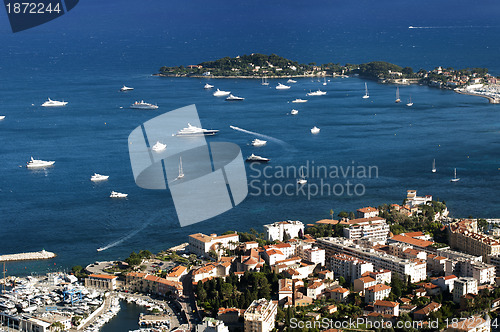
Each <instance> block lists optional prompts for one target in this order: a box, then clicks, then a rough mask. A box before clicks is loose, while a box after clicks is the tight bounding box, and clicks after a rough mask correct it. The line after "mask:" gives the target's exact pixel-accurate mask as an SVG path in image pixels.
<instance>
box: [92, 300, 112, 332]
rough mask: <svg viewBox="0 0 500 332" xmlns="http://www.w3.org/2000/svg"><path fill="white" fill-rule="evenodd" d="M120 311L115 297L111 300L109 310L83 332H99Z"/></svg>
mask: <svg viewBox="0 0 500 332" xmlns="http://www.w3.org/2000/svg"><path fill="white" fill-rule="evenodd" d="M119 311H120V300H119V299H118V298H117V297H114V298H112V299H111V305H110V307H109V309H108V310H107V311H106V312H104V313H102V314H101V315H100V316H99V317H98V318H97V319H96V320H95V321H94V322H93V323H92V324H90V325H89V326H88V327H87V328H86V329H85V330H84V331H85V332H99V331H100V329H101V327H103V326H104V324H106V323H108V322H109V321H110V320H111V319H112V318H113V317H115V316H116V314H117V313H118V312H119Z"/></svg>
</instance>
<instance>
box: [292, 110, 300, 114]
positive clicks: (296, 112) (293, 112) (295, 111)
mask: <svg viewBox="0 0 500 332" xmlns="http://www.w3.org/2000/svg"><path fill="white" fill-rule="evenodd" d="M290 114H291V115H297V114H299V111H297V110H291V111H290Z"/></svg>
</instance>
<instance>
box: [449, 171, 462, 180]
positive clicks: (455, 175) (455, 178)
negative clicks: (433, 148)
mask: <svg viewBox="0 0 500 332" xmlns="http://www.w3.org/2000/svg"><path fill="white" fill-rule="evenodd" d="M457 181H460V178H457V169H456V168H455V173H454V176H453V179H450V182H457Z"/></svg>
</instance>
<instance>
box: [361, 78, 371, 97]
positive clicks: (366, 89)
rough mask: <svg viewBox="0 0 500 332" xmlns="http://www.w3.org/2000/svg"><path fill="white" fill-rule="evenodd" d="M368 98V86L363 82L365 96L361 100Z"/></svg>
mask: <svg viewBox="0 0 500 332" xmlns="http://www.w3.org/2000/svg"><path fill="white" fill-rule="evenodd" d="M368 98H370V95H369V94H368V85H366V82H365V95H364V96H363V99H368Z"/></svg>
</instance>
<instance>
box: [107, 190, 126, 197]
mask: <svg viewBox="0 0 500 332" xmlns="http://www.w3.org/2000/svg"><path fill="white" fill-rule="evenodd" d="M127 196H128V194H124V193H119V192H117V191H112V192H111V194H110V195H109V197H111V198H125V197H127Z"/></svg>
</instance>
